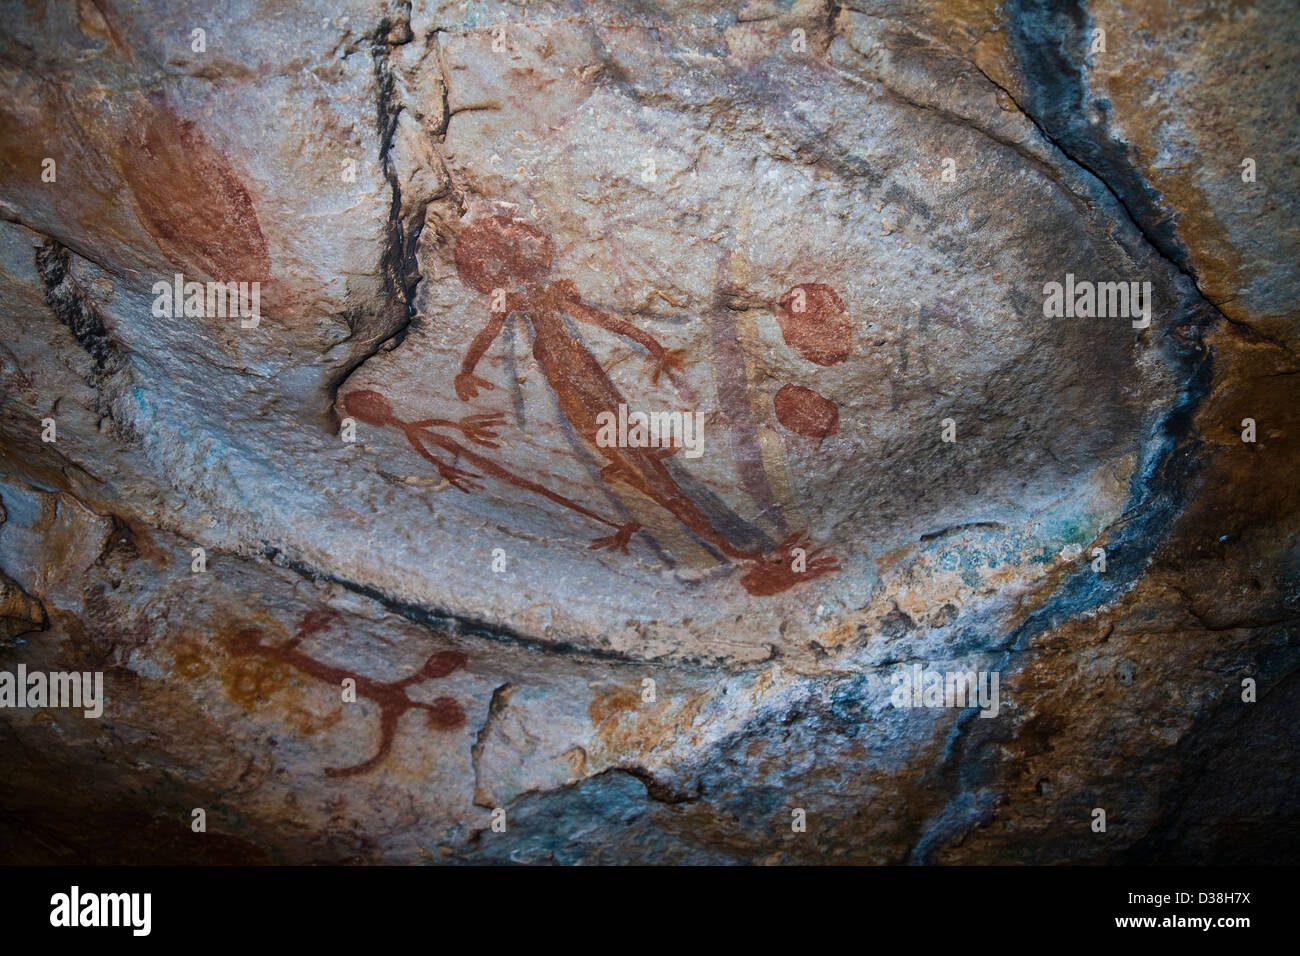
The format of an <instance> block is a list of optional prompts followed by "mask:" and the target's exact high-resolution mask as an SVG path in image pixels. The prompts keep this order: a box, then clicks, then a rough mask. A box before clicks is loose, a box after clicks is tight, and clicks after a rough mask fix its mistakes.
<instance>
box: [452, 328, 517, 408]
mask: <svg viewBox="0 0 1300 956" xmlns="http://www.w3.org/2000/svg"><path fill="white" fill-rule="evenodd" d="M508 314H509V313H508V312H493V313H492V318H491V319H489V320H488V324H487V325H485V326H483V328H482V329H480V330H479V333H478V335H476V336H474V341H472V342H470V344H469V351H467V352H466V353H465V360H464V361H463V362H461V363H460V374H458V375H457V376H456V381H455V383H454V384H455V388H456V395H457V397H458V398H460V400H461V401H462V402H468V401H469V400H470V399H471V398H473V397H474V396H476V395H477V394H478V390H479V389H480V388H482V389H486V390H488V391H491V390H492V389H494V388H496V386H495V385H493V384H492V383H491V382H489V381H487V380H486V379H482V378H479V377H478V376H477V375H475V374H474V369H476V368H478V363H479V361H480V360H481V359H482V358H483V355H484V353H485V352H487V350H488V349H489V348H491V346H492V343H493V342H495V341H496V338H497V336H498V335H500V334H501V330H502V329H503V328H504V327H505V324H506V316H507V315H508Z"/></svg>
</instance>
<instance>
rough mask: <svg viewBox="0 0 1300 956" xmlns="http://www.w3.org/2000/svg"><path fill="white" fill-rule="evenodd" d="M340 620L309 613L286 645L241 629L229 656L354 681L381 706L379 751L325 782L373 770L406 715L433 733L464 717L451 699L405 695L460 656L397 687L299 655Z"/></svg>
mask: <svg viewBox="0 0 1300 956" xmlns="http://www.w3.org/2000/svg"><path fill="white" fill-rule="evenodd" d="M337 618H338V615H336V614H334V613H333V612H331V611H311V612H308V613H307V614H305V615H304V616H303V618H302V620H301V621H299V623H298V631H297V633H296V634H294V636H293V637H292V638H291V639H290V640H289V641H287V642H286V643H284V644H279V645H272V644H264V643H262V632H261V631H260V630H258V629H257V628H255V627H249V628H244V629H243V630H241V631H240V632H239V633H237V634H236V635H235V636H234V637H233V638H231V640H230V645H229V646H230V652H231V653H232V654H234V655H235V656H236V657H246V656H248V655H256V656H258V657H261V658H263V659H265V660H269V661H274V662H276V663H280V664H286V665H288V666H289V667H292V668H294V669H295V670H298V671H302V672H303V673H304V674H307V675H309V676H311V677H315V678H316V679H317V680H321V681H324V682H326V683H329V684H333V685H334V686H335V687H338V686H341V685H342V683H343V680H344V679H345V678H351V679H352V680H354V681H356V686H357V694H358V695H359V696H361V697H364V698H366V699H367V700H371V701H374V702H375V703H376V704H378V705H379V749H378V750H377V751H376V753H375V755H374V756H373V757H371V758H370V759H369V760H367V761H365V762H364V763H359V764H357V765H356V766H354V767H342V768H339V767H326V768H325V775H326V776H327V777H350V776H352V775H354V774H358V773H364V772H365V771H367V770H370V769H372V768H374V767H375V766H377V765H378V764H379V763H380V761H382V760H383V759H384V758H385V757H386V756H388V752H389V750H391V749H392V746H393V738H394V737H395V736H396V735H397V722H398V720H399V719H400V718H401V716H402V715H403V714H405V713H406V712H407V711H408V710H423V711H424V712H425V719H426V720H427V722H428V724H429V726H430V727H431V728H432V729H434V730H459V729H460V728H461V727H464V726H465V711H464V710H463V709H462V708H461V706H460V704H459V703H457V702H456V701H455V700H453V699H452V698H450V697H439V698H438V699H437V700H435V701H433V702H432V703H428V704H426V703H424V702H423V701H415V700H411V699H410V698H409V697H408V696H407V695H406V689H407V688H408V687H410V686H411V685H412V684H419V683H423V682H424V681H426V680H432V679H434V678H437V677H446V676H447V675H448V674H452V673H454V672H456V671H458V670H460V669H461V668H462V667H464V666H465V661H466V658H465V655H464V654H461V653H460V652H459V651H439V652H438V653H436V654H433V655H432V656H431V657H430V658H429V659H428V660H426V661H425V662H424V666H423V667H421V668H420V669H419V670H418V671H416V672H415V673H414V674H412V675H411V676H410V677H405V678H403V679H402V680H398V681H377V680H371V679H370V678H368V677H362V676H360V675H357V674H353V673H350V672H349V671H345V670H343V669H342V668H340V667H333V666H331V665H329V664H326V663H324V662H323V661H318V660H316V658H314V657H309V656H308V655H307V654H304V653H303V652H302V651H300V650H299V649H298V645H299V644H301V643H302V642H303V640H304V639H306V638H308V637H310V636H312V635H313V634H319V633H320V632H321V631H323V630H326V629H327V628H329V627H330V626H332V625H333V624H334V623H335V621H336V620H337Z"/></svg>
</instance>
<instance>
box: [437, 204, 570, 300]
mask: <svg viewBox="0 0 1300 956" xmlns="http://www.w3.org/2000/svg"><path fill="white" fill-rule="evenodd" d="M553 251H554V250H553V246H552V244H551V239H550V237H549V236H548V235H546V233H544V232H542V231H541V230H540V229H538V228H536V227H534V226H530V225H529V224H528V223H526V222H524V221H523V220H522V219H511V218H509V217H508V216H488V217H486V218H483V219H476V220H474V221H473V222H471V223H469V224H468V225H466V226H465V227H464V228H463V229H461V231H460V235H458V236H457V237H456V250H455V253H454V255H455V259H456V272H457V274H458V275H459V276H460V280H461V281H462V282H464V283H465V284H466V285H468V286H470V287H471V288H473V289H477V290H478V291H479V292H482V293H484V294H491V293H492V292H493V291H494V290H496V289H505V290H506V291H508V292H516V291H519V290H520V289H521V287H522V288H532V287H535V286H537V285H539V284H540V283H541V282H542V281H543V280H545V278H546V277H547V275H549V274H550V271H551V259H552V255H553Z"/></svg>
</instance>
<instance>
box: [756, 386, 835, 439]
mask: <svg viewBox="0 0 1300 956" xmlns="http://www.w3.org/2000/svg"><path fill="white" fill-rule="evenodd" d="M772 404H773V405H775V406H776V420H777V421H778V422H780V423H781V424H782V425H784V426H785V427H786V428H788V429H789V430H790V431H792V432H794V433H795V434H797V435H805V436H807V437H808V438H825V437H826V436H827V435H834V434H835V433H836V432H838V431H839V430H840V410H839V408H837V407H836V405H835V403H834V402H832V401H831V400H830V399H829V398H825V397H823V396H821V395H818V394H817V393H816V392H814V391H813V390H812V389H811V388H804V387H803V386H802V385H782V386H781V390H780V391H778V392H777V393H776V397H775V398H773V399H772Z"/></svg>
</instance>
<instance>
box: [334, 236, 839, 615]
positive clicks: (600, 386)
mask: <svg viewBox="0 0 1300 956" xmlns="http://www.w3.org/2000/svg"><path fill="white" fill-rule="evenodd" d="M552 257H553V250H552V242H551V239H550V237H549V236H547V235H546V234H545V233H543V232H542V231H541V230H539V229H537V228H536V227H535V226H533V225H531V224H529V223H526V222H523V221H520V220H518V219H511V218H508V217H505V216H486V217H483V218H480V219H477V220H475V221H473V222H470V223H469V224H467V225H465V226H464V227H463V228H462V229H461V231H460V233H459V235H458V236H457V240H456V247H455V262H456V271H457V274H458V275H459V276H460V279H461V281H462V282H464V283H465V284H466V285H467V286H469V287H471V288H473V289H475V290H476V291H478V292H481V293H484V294H486V295H492V296H493V297H494V298H495V299H496V300H497V301H496V302H495V303H494V305H493V308H492V312H491V318H489V320H488V322H487V324H486V325H485V326H484V327H483V328H482V329H481V330H480V331H479V332H478V333H477V334H476V335H475V336H474V338H473V341H472V342H471V343H470V345H469V348H468V349H467V350H466V353H465V358H464V361H463V362H462V363H461V365H460V370H459V372H458V373H457V375H456V378H455V381H454V383H453V387H454V389H455V392H456V395H457V396H458V397H459V398H460V399H461V400H463V401H468V400H469V399H471V398H474V397H476V396H477V395H478V394H479V393H480V391H485V390H486V391H490V390H492V389H493V388H494V387H495V386H494V385H493V384H492V383H491V382H489V381H487V380H486V379H483V378H480V377H479V376H477V375H475V370H476V369H477V368H478V365H479V362H480V361H482V359H483V357H484V355H485V354H486V353H487V352H488V350H489V349H490V348H491V347H492V345H493V343H494V342H495V341H496V340H497V337H498V336H499V335H500V334H501V331H502V329H503V327H504V325H505V322H506V318H507V317H508V316H509V315H511V314H518V315H521V316H523V317H525V319H526V320H527V323H528V326H529V328H530V330H531V332H532V336H533V346H532V353H533V357H534V358H535V359H536V360H537V362H538V365H539V366H540V368H541V369H542V372H543V373H544V375H545V377H546V382H547V383H548V385H549V386H550V388H551V390H552V392H553V394H554V396H555V400H556V402H557V403H558V405H559V408H560V410H561V411H562V413H563V415H564V417H565V420H566V421H567V422H568V424H569V426H571V427H572V428H573V430H574V431H575V432H576V433H577V435H579V436H580V437H581V439H582V440H583V441H584V442H585V443H586V444H587V445H588V446H589V448H590V450H591V451H592V452H593V453H594V454H596V455H599V456H601V457H603V458H604V459H605V461H606V464H605V466H604V467H603V468H602V469H601V470H600V473H599V479H600V481H602V482H604V483H606V484H610V485H612V484H616V483H617V484H622V485H626V486H628V487H630V488H632V489H634V490H635V491H637V492H639V493H641V494H642V495H645V496H646V497H647V498H649V499H650V500H651V501H653V502H654V503H655V504H657V505H658V506H659V507H661V508H663V509H664V510H665V511H667V512H669V513H670V514H672V515H673V516H674V517H675V518H676V519H677V520H678V521H680V522H681V523H682V524H683V525H684V526H685V527H686V528H687V529H689V530H690V531H691V533H692V534H695V535H697V536H698V537H699V538H700V539H702V540H703V541H705V542H707V543H708V544H709V545H711V546H712V547H714V548H716V549H717V550H718V551H719V552H721V553H722V554H723V555H725V556H726V557H727V558H730V559H732V560H733V561H736V562H738V563H742V564H745V565H748V566H749V568H748V570H746V571H745V572H744V573H743V574H742V575H741V577H740V583H741V585H742V586H743V587H744V588H745V590H746V591H748V592H749V593H750V594H752V595H756V596H767V595H772V594H779V593H780V592H782V591H785V590H787V589H789V588H791V587H794V586H795V585H797V584H800V583H802V582H804V581H810V580H813V579H815V578H818V577H821V576H823V575H826V574H830V573H831V572H833V571H836V570H838V569H839V563H838V562H837V561H836V560H835V559H834V558H833V557H830V556H827V555H825V554H823V553H822V550H823V549H820V548H818V549H815V550H814V551H813V552H812V553H809V551H808V542H807V541H806V540H805V535H804V534H803V533H801V532H794V533H791V534H789V535H788V536H787V537H786V538H785V539H784V540H783V541H782V542H781V543H780V544H779V545H778V546H777V547H776V548H775V549H774V550H773V551H772V552H770V553H761V552H755V551H752V550H747V549H745V548H742V547H738V546H737V545H735V544H733V543H732V542H731V541H730V540H728V538H727V536H726V535H724V534H723V533H722V532H721V531H719V530H718V529H717V528H715V527H714V526H713V524H712V523H711V521H710V519H709V518H708V516H706V515H705V514H704V512H703V511H702V510H701V509H700V508H699V507H697V505H696V504H695V502H694V501H692V500H691V498H690V496H689V495H688V494H687V493H686V492H685V491H683V490H682V488H681V487H680V486H679V484H678V483H677V481H676V480H674V478H673V475H672V474H671V473H670V471H669V469H668V467H667V465H666V464H665V458H667V457H668V456H669V455H672V454H675V453H676V452H678V451H679V450H680V448H679V447H678V446H671V447H667V448H653V449H644V448H636V447H618V446H610V445H608V444H607V443H602V442H598V440H597V436H598V433H599V432H600V431H601V428H602V425H603V422H602V421H601V417H602V416H617V415H618V413H619V409H620V407H623V408H626V407H627V405H628V399H627V398H626V397H625V396H624V395H623V394H622V393H621V392H620V391H619V389H618V388H617V387H616V386H615V385H614V383H613V382H612V381H611V380H610V377H609V375H608V374H607V373H606V371H605V369H604V368H603V367H602V366H601V364H600V361H599V360H598V359H597V358H596V357H595V356H594V355H593V354H592V352H591V350H590V349H589V348H588V347H587V346H586V345H585V344H584V343H583V342H582V341H581V340H580V339H578V338H576V337H575V336H574V335H572V334H570V332H569V329H568V327H567V325H566V323H565V321H564V316H568V317H569V318H571V319H574V320H576V321H577V322H578V323H581V324H585V325H590V326H595V327H597V328H600V329H604V330H605V331H607V332H611V333H613V334H614V335H618V336H622V337H623V338H626V339H628V340H630V341H632V342H634V343H636V344H637V345H639V346H641V347H643V348H644V349H645V350H646V352H647V353H648V356H649V359H650V363H651V364H650V368H649V376H648V377H649V379H650V381H651V382H652V383H655V382H658V381H659V378H660V376H662V375H665V374H671V373H672V372H673V371H675V370H679V369H681V367H682V363H683V362H684V361H685V355H684V353H683V352H682V351H681V350H675V349H667V348H665V347H664V346H663V345H662V344H661V343H660V342H659V341H658V340H657V339H655V338H654V337H653V336H651V335H649V334H647V333H646V332H644V331H643V330H641V329H639V328H637V327H636V326H635V325H633V324H632V323H631V322H628V321H626V320H623V319H620V318H618V317H616V316H613V315H610V314H608V313H606V312H604V311H602V310H600V309H596V308H593V307H592V306H590V305H587V304H586V303H584V302H583V301H582V298H581V295H580V293H579V291H578V289H577V287H576V286H575V285H574V283H573V282H572V281H571V280H568V279H558V280H554V281H551V280H550V271H551V263H552ZM832 295H833V293H832ZM814 302H816V303H822V299H821V298H814ZM818 307H819V308H823V306H822V305H819V306H818ZM823 311H824V308H823ZM344 409H345V410H346V411H347V412H348V413H349V414H351V415H354V416H356V417H357V418H358V419H360V420H361V421H363V422H367V423H369V424H372V425H379V426H392V427H394V428H397V429H399V430H400V431H401V432H402V433H403V434H404V435H405V437H406V438H407V440H408V442H410V444H411V445H412V447H414V448H415V449H416V451H417V452H418V453H419V454H420V455H421V456H423V457H424V458H426V459H427V460H428V461H429V462H430V463H431V464H433V465H434V467H435V468H437V469H438V472H439V474H441V475H442V476H443V477H444V478H445V479H446V480H447V481H449V482H450V483H452V484H453V485H454V486H455V487H457V488H459V489H460V490H461V491H465V492H470V491H472V490H474V489H475V488H476V487H477V486H476V485H475V484H474V479H475V478H476V477H478V476H477V475H476V474H475V473H473V472H469V471H466V470H464V469H461V468H458V467H456V466H455V465H454V464H453V463H452V462H448V461H442V460H439V459H438V458H436V457H435V456H434V455H433V454H432V453H431V452H430V451H429V450H428V447H427V446H428V445H434V446H436V447H439V448H441V449H443V450H444V451H446V452H449V453H450V454H452V455H453V456H457V457H459V458H463V459H464V460H465V461H466V462H468V463H470V464H472V465H474V466H475V467H477V468H479V469H480V470H481V471H482V472H484V473H485V474H489V475H492V476H493V477H495V478H499V479H501V480H502V481H505V482H507V483H509V484H511V485H513V486H515V487H516V488H519V489H521V490H525V491H530V492H533V493H535V494H540V495H543V496H545V497H547V498H549V499H550V500H551V501H554V502H555V503H557V504H560V505H563V506H564V507H566V508H569V509H571V510H573V511H576V512H577V513H579V514H582V515H585V516H586V517H588V518H591V519H592V520H594V521H598V522H600V523H602V524H605V525H608V526H610V527H611V528H614V529H615V533H614V534H613V535H609V536H605V537H601V538H598V539H596V540H595V541H593V542H592V544H591V547H592V548H610V549H617V550H622V551H626V550H627V546H628V542H629V540H630V539H631V537H632V535H634V534H635V533H636V532H637V531H638V530H639V525H637V524H636V523H621V524H620V523H618V522H616V521H614V520H613V519H611V518H608V517H605V516H602V515H601V514H599V513H598V512H596V511H594V510H593V509H592V508H590V507H588V506H587V505H586V504H583V503H580V502H576V501H573V500H572V499H570V498H567V497H565V496H563V495H560V494H557V493H555V492H553V491H550V490H547V489H546V488H544V487H542V486H541V485H539V484H538V483H536V482H534V481H531V480H529V479H527V478H524V477H522V476H519V475H516V474H512V473H511V472H509V471H507V470H506V469H504V468H502V467H501V466H499V465H497V464H495V463H494V462H492V461H491V460H490V459H488V458H487V457H485V456H484V455H483V454H481V453H479V452H475V451H472V450H470V449H468V448H466V447H465V446H464V445H462V444H460V443H459V442H457V441H455V440H454V439H452V438H449V437H447V436H446V435H444V434H440V433H438V432H437V431H435V429H438V428H441V429H444V430H448V429H450V430H459V431H461V432H462V434H464V436H465V437H466V438H467V439H468V440H470V441H472V442H476V443H478V444H480V445H484V446H487V447H496V445H495V444H494V442H493V439H494V438H495V434H494V433H492V432H491V429H492V428H495V427H497V426H500V425H501V424H502V423H503V421H504V419H503V417H502V416H501V415H499V414H498V415H475V416H468V417H466V418H464V419H462V420H461V421H460V422H452V421H449V420H442V419H432V418H431V419H425V420H421V421H416V422H404V421H401V420H399V419H397V418H395V417H394V416H393V414H392V411H391V408H390V407H389V404H388V402H387V400H386V399H385V398H384V396H383V395H381V394H379V393H377V392H374V391H371V390H363V391H357V392H352V393H350V394H348V395H347V396H346V397H345V398H344ZM823 414H824V413H823ZM826 433H829V432H826Z"/></svg>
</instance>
